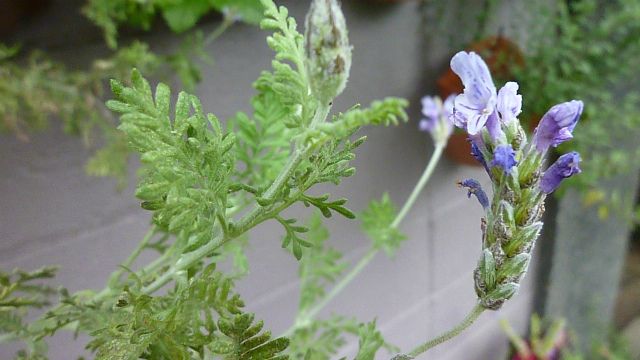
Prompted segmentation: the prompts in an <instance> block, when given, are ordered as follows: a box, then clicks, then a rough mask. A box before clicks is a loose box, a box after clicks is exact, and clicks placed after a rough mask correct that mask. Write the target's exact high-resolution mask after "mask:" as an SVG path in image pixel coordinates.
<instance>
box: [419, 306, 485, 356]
mask: <svg viewBox="0 0 640 360" xmlns="http://www.w3.org/2000/svg"><path fill="white" fill-rule="evenodd" d="M483 311H484V308H483V307H482V306H481V305H480V304H477V305H476V306H475V307H474V308H473V310H471V312H470V313H469V314H468V315H467V317H465V318H464V320H462V322H461V323H459V324H458V325H456V326H455V327H453V328H452V329H451V330H449V331H447V332H445V333H443V334H442V335H440V336H438V337H436V338H434V339H431V340H429V341H427V342H425V343H424V344H421V345H419V346H418V347H416V348H415V349H413V350H411V352H410V353H409V356H411V357H413V358H415V357H417V356H419V355H420V354H422V353H424V352H426V351H427V350H429V349H431V348H434V347H436V346H438V345H440V344H442V343H444V342H447V341H449V340H451V339H453V338H454V337H456V336H458V335H460V333H461V332H463V331H464V330H465V329H466V328H468V327H469V326H471V324H473V323H474V321H476V320H477V319H478V317H479V316H480V314H482V312H483Z"/></svg>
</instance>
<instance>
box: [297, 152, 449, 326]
mask: <svg viewBox="0 0 640 360" xmlns="http://www.w3.org/2000/svg"><path fill="white" fill-rule="evenodd" d="M445 145H446V143H441V144H436V147H435V150H434V152H433V154H432V155H431V158H430V159H429V163H428V164H427V167H426V168H425V169H424V172H423V173H422V176H421V177H420V180H418V182H417V183H416V185H415V187H414V188H413V191H412V192H411V195H410V196H409V198H408V199H407V201H406V202H405V204H404V205H403V206H402V210H401V211H400V212H399V213H398V215H396V217H395V219H393V222H392V223H391V227H392V228H395V227H398V225H400V223H401V222H402V220H403V219H404V217H405V216H406V215H407V213H408V212H409V210H411V208H412V207H413V205H414V204H415V202H416V200H417V199H418V195H420V193H421V192H422V190H423V189H424V187H425V185H426V184H427V182H428V181H429V179H430V178H431V175H432V174H433V170H434V169H435V167H436V165H437V164H438V162H439V161H440V158H441V156H442V150H443V149H444V146H445ZM378 251H379V250H378V249H377V248H375V247H372V248H370V249H369V250H368V251H367V253H366V254H365V255H364V256H363V257H362V258H361V259H360V261H358V263H357V264H356V265H355V266H354V267H353V268H352V269H351V271H349V273H348V274H347V275H345V276H344V277H343V278H342V279H341V280H340V282H338V283H337V284H336V285H335V286H334V287H333V288H332V289H331V291H330V292H329V293H327V294H326V295H325V296H324V297H323V298H322V299H321V300H320V301H319V302H318V303H317V304H316V305H315V306H314V307H313V308H311V309H310V310H309V311H306V312H302V313H300V314H298V316H297V317H296V321H295V323H294V324H293V326H292V327H291V328H289V329H288V330H287V332H286V333H285V336H286V335H289V334H291V333H293V332H294V331H295V330H296V329H299V328H301V327H304V326H306V324H308V323H309V321H311V320H313V318H314V317H315V316H316V315H317V314H318V313H319V312H320V311H321V310H322V309H323V308H324V307H325V306H327V304H329V302H331V300H333V298H335V297H336V296H337V295H338V294H339V293H340V292H342V290H344V288H346V287H347V285H349V283H351V281H353V279H355V278H356V276H357V275H358V274H359V273H360V272H362V270H364V268H366V267H367V265H369V263H370V262H371V261H372V260H373V259H374V258H375V256H376V254H377V253H378Z"/></svg>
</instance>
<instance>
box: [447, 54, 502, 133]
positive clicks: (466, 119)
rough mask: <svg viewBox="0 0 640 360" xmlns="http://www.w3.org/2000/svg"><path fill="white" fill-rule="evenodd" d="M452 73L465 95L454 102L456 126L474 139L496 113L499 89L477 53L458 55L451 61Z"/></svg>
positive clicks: (459, 96)
mask: <svg viewBox="0 0 640 360" xmlns="http://www.w3.org/2000/svg"><path fill="white" fill-rule="evenodd" d="M451 69H452V70H453V72H455V73H456V74H457V75H458V76H459V77H460V80H462V83H463V84H464V93H463V94H461V95H458V96H457V97H456V99H455V106H454V123H455V125H456V126H458V127H460V128H463V129H466V130H467V132H468V133H469V134H470V135H475V134H477V133H478V132H479V131H480V130H481V129H482V128H483V127H484V125H485V124H486V123H487V120H488V119H489V116H490V115H491V114H493V112H494V110H495V106H496V86H495V85H494V84H493V79H492V78H491V73H490V72H489V68H488V67H487V64H485V62H484V61H483V60H482V58H481V57H480V56H478V55H477V54H476V53H474V52H470V53H467V52H464V51H461V52H459V53H457V54H456V55H455V56H454V57H453V58H452V59H451Z"/></svg>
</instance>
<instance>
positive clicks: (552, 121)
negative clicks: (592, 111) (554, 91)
mask: <svg viewBox="0 0 640 360" xmlns="http://www.w3.org/2000/svg"><path fill="white" fill-rule="evenodd" d="M583 107H584V105H583V103H582V101H579V100H572V101H568V102H564V103H562V104H558V105H555V106H553V107H552V108H551V109H549V111H547V113H546V114H544V116H543V117H542V120H540V124H538V127H537V128H536V130H535V132H534V134H533V144H534V145H535V146H536V149H537V150H538V152H540V153H545V152H546V151H547V150H548V149H549V147H550V146H553V147H556V146H558V145H560V144H561V143H563V142H565V141H567V140H570V139H571V138H573V135H572V134H571V133H572V132H573V129H574V128H575V127H576V124H577V123H578V120H579V119H580V115H582V109H583Z"/></svg>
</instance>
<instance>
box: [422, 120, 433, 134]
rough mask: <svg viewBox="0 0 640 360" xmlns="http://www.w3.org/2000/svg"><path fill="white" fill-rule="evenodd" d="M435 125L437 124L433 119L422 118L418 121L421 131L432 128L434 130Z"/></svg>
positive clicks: (427, 130)
mask: <svg viewBox="0 0 640 360" xmlns="http://www.w3.org/2000/svg"><path fill="white" fill-rule="evenodd" d="M435 125H436V123H435V121H434V120H432V119H422V120H420V122H419V123H418V129H420V131H424V132H431V130H433V128H434V127H435Z"/></svg>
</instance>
